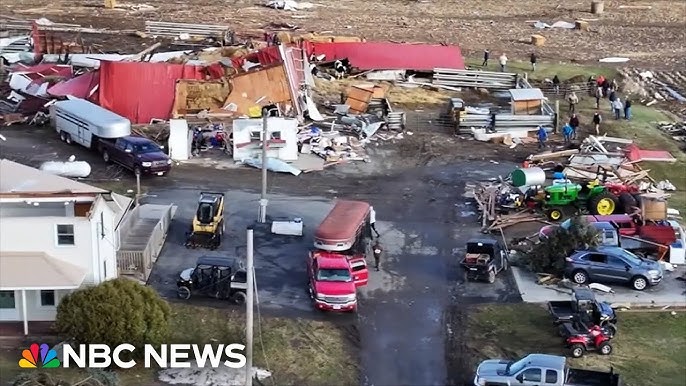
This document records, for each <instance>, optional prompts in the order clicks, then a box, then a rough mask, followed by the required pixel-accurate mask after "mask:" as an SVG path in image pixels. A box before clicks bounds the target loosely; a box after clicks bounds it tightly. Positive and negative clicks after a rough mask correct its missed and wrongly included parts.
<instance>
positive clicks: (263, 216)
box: [259, 109, 271, 224]
mask: <svg viewBox="0 0 686 386" xmlns="http://www.w3.org/2000/svg"><path fill="white" fill-rule="evenodd" d="M270 113H271V110H266V109H265V110H263V111H262V195H261V196H260V218H259V222H260V223H261V224H264V223H265V222H267V203H268V201H267V140H268V136H269V131H268V130H267V125H268V122H269V114H270Z"/></svg>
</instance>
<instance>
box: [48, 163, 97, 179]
mask: <svg viewBox="0 0 686 386" xmlns="http://www.w3.org/2000/svg"><path fill="white" fill-rule="evenodd" d="M40 170H42V171H44V172H47V173H50V174H55V175H58V176H62V177H71V178H86V177H88V176H89V175H90V174H91V165H90V164H89V163H88V162H86V161H67V162H59V161H48V162H43V164H42V165H41V166H40Z"/></svg>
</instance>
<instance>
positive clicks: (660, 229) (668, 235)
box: [539, 214, 676, 245]
mask: <svg viewBox="0 0 686 386" xmlns="http://www.w3.org/2000/svg"><path fill="white" fill-rule="evenodd" d="M584 218H585V219H586V221H587V222H589V223H594V222H607V223H610V224H612V225H613V226H614V227H615V228H616V229H617V231H618V233H619V235H620V236H629V237H636V238H640V239H643V240H648V241H652V242H654V243H657V244H660V245H672V244H673V243H674V242H675V241H676V232H675V230H674V228H672V226H671V225H670V224H669V223H668V222H666V221H665V224H645V225H640V224H637V223H636V222H635V221H634V219H633V218H632V217H631V216H629V215H627V214H615V215H609V216H591V215H589V216H584ZM570 225H571V219H570V220H566V221H564V222H562V223H561V224H560V225H559V227H562V228H564V229H567V228H569V226H570ZM557 228H558V226H557V225H546V226H544V227H543V228H541V230H540V231H539V238H541V239H543V238H547V237H548V236H549V235H551V234H552V232H554V231H555V229H557Z"/></svg>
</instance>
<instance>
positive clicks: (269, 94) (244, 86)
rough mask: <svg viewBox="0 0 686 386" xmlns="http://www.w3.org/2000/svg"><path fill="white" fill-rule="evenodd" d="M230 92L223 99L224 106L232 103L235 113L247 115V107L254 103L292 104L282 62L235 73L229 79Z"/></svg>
mask: <svg viewBox="0 0 686 386" xmlns="http://www.w3.org/2000/svg"><path fill="white" fill-rule="evenodd" d="M229 82H230V83H231V93H230V94H229V96H228V97H227V98H226V100H225V101H224V106H227V105H230V104H234V105H235V106H236V109H235V110H234V111H235V112H236V113H238V114H241V115H247V114H248V109H250V107H253V106H255V105H260V104H266V103H267V102H269V101H271V102H272V103H275V104H288V105H291V106H292V102H291V94H290V91H289V88H288V79H287V78H286V70H285V69H284V67H283V64H279V65H277V66H274V67H269V68H264V69H260V70H257V71H252V72H246V73H244V74H239V75H236V76H235V77H233V78H231V79H230V80H229Z"/></svg>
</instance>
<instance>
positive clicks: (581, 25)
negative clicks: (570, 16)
mask: <svg viewBox="0 0 686 386" xmlns="http://www.w3.org/2000/svg"><path fill="white" fill-rule="evenodd" d="M574 28H576V29H578V30H580V31H588V28H589V24H588V22H587V21H583V20H577V21H575V22H574Z"/></svg>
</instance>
